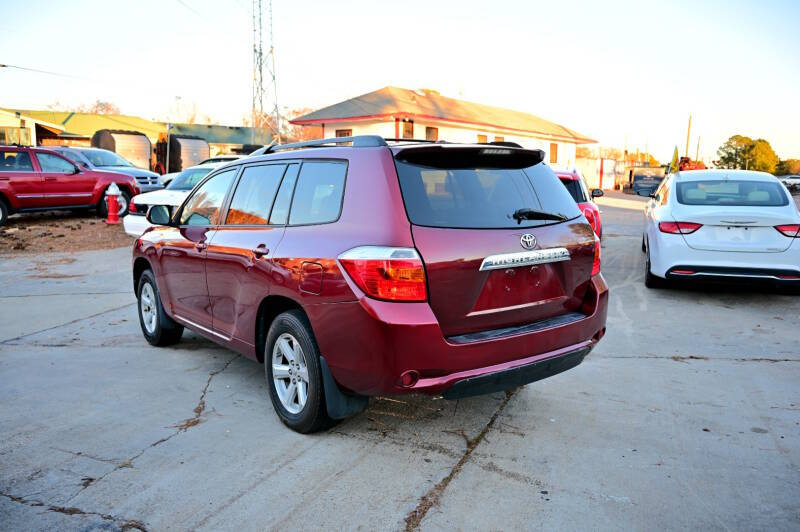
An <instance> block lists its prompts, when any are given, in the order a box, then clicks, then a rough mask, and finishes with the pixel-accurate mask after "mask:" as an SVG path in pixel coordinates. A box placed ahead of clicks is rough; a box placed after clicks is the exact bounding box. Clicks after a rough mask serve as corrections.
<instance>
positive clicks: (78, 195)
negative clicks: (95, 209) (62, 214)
mask: <svg viewBox="0 0 800 532" xmlns="http://www.w3.org/2000/svg"><path fill="white" fill-rule="evenodd" d="M17 197H19V198H83V197H92V193H91V192H88V193H86V192H71V193H68V194H17Z"/></svg>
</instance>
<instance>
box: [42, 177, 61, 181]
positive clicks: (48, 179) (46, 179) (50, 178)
mask: <svg viewBox="0 0 800 532" xmlns="http://www.w3.org/2000/svg"><path fill="white" fill-rule="evenodd" d="M56 179H58V178H57V177H45V178H44V180H45V181H55V180H56Z"/></svg>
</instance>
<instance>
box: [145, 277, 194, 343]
mask: <svg viewBox="0 0 800 532" xmlns="http://www.w3.org/2000/svg"><path fill="white" fill-rule="evenodd" d="M136 297H137V299H138V308H139V325H141V327H142V334H143V335H144V338H145V340H147V342H148V343H149V344H150V345H155V346H159V347H163V346H167V345H172V344H175V343H177V342H178V341H180V339H181V336H182V335H183V325H181V324H179V323H177V322H176V321H175V320H173V319H172V318H170V317H169V316H167V314H166V313H165V312H164V307H163V306H162V305H161V296H160V295H159V294H158V287H157V286H156V279H155V276H154V275H153V272H152V270H145V271H144V272H142V276H141V277H140V278H139V287H138V290H137V291H136Z"/></svg>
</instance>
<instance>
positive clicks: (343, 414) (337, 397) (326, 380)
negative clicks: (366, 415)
mask: <svg viewBox="0 0 800 532" xmlns="http://www.w3.org/2000/svg"><path fill="white" fill-rule="evenodd" d="M319 364H320V367H321V369H322V386H323V388H324V389H325V406H326V408H327V410H328V417H330V418H331V419H344V418H347V417H350V416H354V415H356V414H358V413H360V412H363V411H364V410H366V408H367V403H369V397H365V396H363V395H345V394H343V393H342V391H341V390H340V389H339V386H338V385H337V384H336V381H335V380H333V375H331V370H330V368H329V367H328V363H327V362H326V361H325V357H323V356H320V357H319Z"/></svg>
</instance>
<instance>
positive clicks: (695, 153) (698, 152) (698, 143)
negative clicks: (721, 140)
mask: <svg viewBox="0 0 800 532" xmlns="http://www.w3.org/2000/svg"><path fill="white" fill-rule="evenodd" d="M699 160H700V135H697V151H696V152H694V161H695V162H697V161H699Z"/></svg>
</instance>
